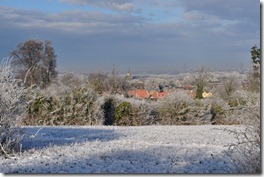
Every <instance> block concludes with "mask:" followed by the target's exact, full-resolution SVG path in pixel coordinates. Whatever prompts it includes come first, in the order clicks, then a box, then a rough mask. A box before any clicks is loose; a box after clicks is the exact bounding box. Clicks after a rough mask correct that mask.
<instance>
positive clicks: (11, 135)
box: [0, 58, 25, 157]
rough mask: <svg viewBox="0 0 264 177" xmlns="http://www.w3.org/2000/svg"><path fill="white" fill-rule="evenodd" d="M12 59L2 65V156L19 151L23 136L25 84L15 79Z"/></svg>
mask: <svg viewBox="0 0 264 177" xmlns="http://www.w3.org/2000/svg"><path fill="white" fill-rule="evenodd" d="M11 60H12V59H10V58H4V59H3V60H2V62H1V65H0V155H4V156H7V157H8V156H9V155H8V154H10V153H12V152H14V151H16V150H18V149H19V142H20V141H21V139H22V137H23V135H22V131H21V129H20V128H19V120H20V118H21V117H22V115H23V113H24V109H25V102H24V100H23V96H24V93H25V90H24V88H23V83H22V82H21V81H20V80H17V79H15V78H14V74H13V69H12V68H11V64H10V63H11Z"/></svg>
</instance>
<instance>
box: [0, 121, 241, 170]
mask: <svg viewBox="0 0 264 177" xmlns="http://www.w3.org/2000/svg"><path fill="white" fill-rule="evenodd" d="M224 129H237V130H238V129H242V127H239V126H212V125H207V126H141V127H114V126H85V127H76V126H75V127H69V126H67V127H26V131H27V132H28V134H29V135H30V138H28V139H25V140H24V141H23V142H22V147H23V149H25V152H22V153H21V154H20V155H18V156H17V157H16V158H14V159H1V162H0V172H2V173H233V172H235V171H234V170H235V168H234V166H233V165H232V164H231V163H230V159H229V158H228V157H227V155H226V154H225V152H224V151H225V150H227V148H228V147H227V145H228V144H230V143H233V142H234V141H236V140H235V138H234V137H233V135H231V134H229V133H228V132H227V131H224Z"/></svg>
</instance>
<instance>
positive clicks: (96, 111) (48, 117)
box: [24, 83, 102, 125]
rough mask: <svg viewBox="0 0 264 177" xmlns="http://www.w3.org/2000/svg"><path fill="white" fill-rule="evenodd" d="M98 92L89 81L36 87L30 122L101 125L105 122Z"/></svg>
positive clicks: (25, 122)
mask: <svg viewBox="0 0 264 177" xmlns="http://www.w3.org/2000/svg"><path fill="white" fill-rule="evenodd" d="M97 98H98V96H97V94H96V93H95V92H94V91H93V90H92V89H90V88H89V87H88V86H86V85H85V84H83V85H81V86H76V87H72V86H71V87H69V86H67V85H63V84H60V83H57V84H53V85H51V86H50V87H48V88H47V89H42V90H39V89H37V88H36V89H34V90H33V91H32V94H31V96H30V97H29V98H28V99H29V100H30V101H29V105H28V108H27V117H26V118H25V119H24V124H26V125H95V124H96V125H98V124H101V123H102V120H99V119H101V118H102V116H100V115H101V114H102V113H100V111H101V110H100V105H98V104H99V103H97Z"/></svg>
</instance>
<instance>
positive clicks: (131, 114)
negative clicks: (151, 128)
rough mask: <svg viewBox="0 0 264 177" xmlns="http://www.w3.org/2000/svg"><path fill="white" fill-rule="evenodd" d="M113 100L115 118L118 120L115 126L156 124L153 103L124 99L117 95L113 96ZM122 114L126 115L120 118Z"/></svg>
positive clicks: (154, 105) (156, 118)
mask: <svg viewBox="0 0 264 177" xmlns="http://www.w3.org/2000/svg"><path fill="white" fill-rule="evenodd" d="M114 99H115V104H116V109H115V116H116V118H119V121H117V122H115V125H130V126H141V125H154V124H158V119H159V118H158V116H157V111H156V107H157V104H156V103H155V102H149V101H146V100H138V99H134V98H124V97H120V96H118V95H115V96H114ZM128 105H129V106H128ZM121 110H122V111H121ZM124 110H126V111H124ZM123 113H126V115H125V116H121V114H123Z"/></svg>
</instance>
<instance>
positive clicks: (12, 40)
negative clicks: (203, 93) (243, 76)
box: [0, 0, 260, 72]
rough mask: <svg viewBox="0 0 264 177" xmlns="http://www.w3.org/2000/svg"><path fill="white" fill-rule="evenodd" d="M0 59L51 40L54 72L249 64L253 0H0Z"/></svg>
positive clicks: (256, 27) (255, 37) (256, 23)
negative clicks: (32, 43) (33, 43)
mask: <svg viewBox="0 0 264 177" xmlns="http://www.w3.org/2000/svg"><path fill="white" fill-rule="evenodd" d="M0 39H1V40H0V58H4V57H6V56H8V55H9V54H10V52H11V51H12V50H14V49H16V46H17V44H18V43H20V42H24V41H25V40H27V39H39V40H42V41H45V40H51V41H52V44H53V47H54V48H55V51H56V54H57V56H58V57H57V64H58V70H59V71H60V72H65V71H73V72H91V71H95V70H101V71H111V69H112V67H113V65H115V67H116V69H117V70H119V71H120V72H125V71H128V69H129V68H130V69H131V70H132V71H133V70H134V71H149V70H157V69H159V70H163V71H166V70H175V71H183V66H184V63H185V66H186V69H187V70H188V69H189V70H190V69H196V68H198V67H199V66H206V67H208V68H210V69H211V70H236V69H240V67H241V64H243V67H244V68H245V69H248V67H249V63H250V49H251V47H252V46H253V45H255V44H256V45H257V46H260V1H258V0H0Z"/></svg>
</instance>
